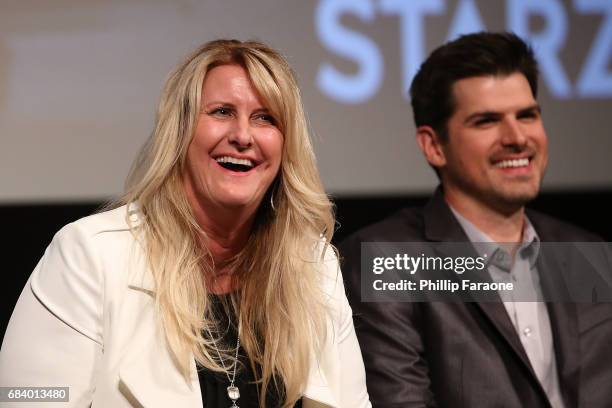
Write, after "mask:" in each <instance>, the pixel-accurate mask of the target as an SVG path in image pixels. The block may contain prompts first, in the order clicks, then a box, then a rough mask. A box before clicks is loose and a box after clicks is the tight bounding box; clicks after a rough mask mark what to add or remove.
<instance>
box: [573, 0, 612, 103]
mask: <svg viewBox="0 0 612 408" xmlns="http://www.w3.org/2000/svg"><path fill="white" fill-rule="evenodd" d="M575 6H576V8H577V9H578V10H579V11H580V12H581V13H597V12H601V13H603V14H605V15H606V18H605V20H604V21H603V22H602V23H601V28H600V29H599V32H598V33H597V38H596V39H595V41H594V43H593V46H592V47H591V50H590V51H589V56H588V57H587V59H586V61H585V63H584V68H583V69H582V71H581V72H580V76H579V77H578V82H577V83H576V87H577V89H578V93H579V94H580V96H582V97H592V98H605V97H610V96H612V74H611V73H610V72H609V71H607V69H606V67H607V65H608V61H610V57H612V3H610V2H609V1H606V0H603V1H602V0H576V2H575Z"/></svg>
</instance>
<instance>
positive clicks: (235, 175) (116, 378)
mask: <svg viewBox="0 0 612 408" xmlns="http://www.w3.org/2000/svg"><path fill="white" fill-rule="evenodd" d="M115 207H116V208H114V209H112V210H111V211H107V212H104V213H101V214H97V215H93V216H91V217H87V218H85V219H82V220H79V221H77V222H75V223H73V224H70V225H68V226H66V227H64V228H63V229H62V230H61V231H60V232H59V233H58V234H57V235H56V237H55V238H54V240H53V242H52V243H51V245H50V246H49V248H48V249H47V251H46V253H45V255H44V256H43V258H42V260H41V261H40V263H39V265H38V266H37V267H36V269H35V270H34V272H33V274H32V276H31V277H30V280H29V282H28V284H27V285H26V288H25V289H24V291H23V293H22V295H21V297H20V299H19V301H18V304H17V306H16V309H15V311H14V313H13V316H12V318H11V322H10V323H9V327H8V330H7V333H6V336H5V340H4V344H3V348H2V353H1V357H0V380H1V382H0V385H2V386H69V387H70V403H69V405H70V406H88V405H89V404H92V405H93V406H94V407H95V406H101V407H110V406H112V407H123V406H145V407H162V406H163V407H199V406H202V404H203V405H204V406H205V407H209V406H210V407H216V406H223V407H228V406H230V404H231V406H237V404H240V405H241V406H242V407H243V408H244V407H246V406H258V405H259V406H268V407H270V406H282V407H291V406H294V405H300V404H302V405H303V406H309V405H310V406H314V405H316V403H322V404H325V405H329V406H334V407H362V406H363V407H365V406H369V401H368V397H367V392H366V390H365V374H364V369H363V362H362V360H361V354H360V350H359V346H358V343H357V340H356V337H355V333H354V329H353V323H352V318H351V311H350V307H349V306H348V303H347V301H346V297H345V295H344V289H343V284H342V277H341V275H340V271H339V269H338V264H337V259H336V256H335V252H334V251H333V249H332V248H331V246H330V245H329V242H330V239H331V234H332V232H333V227H334V219H333V215H332V206H331V203H330V202H329V200H328V198H327V197H326V195H325V194H324V191H323V187H322V184H321V181H320V179H319V175H318V172H317V169H316V166H315V158H314V154H313V150H312V146H311V143H310V139H309V136H308V133H307V126H306V121H305V118H304V113H303V110H302V104H301V99H300V95H299V91H298V88H297V84H296V81H295V77H294V75H293V73H292V71H291V69H290V68H289V66H288V65H287V63H286V61H285V60H284V59H283V58H282V57H281V56H280V55H279V54H278V53H277V52H275V51H274V50H272V49H270V48H269V47H267V46H266V45H264V44H261V43H256V42H239V41H235V40H219V41H213V42H210V43H208V44H206V45H204V46H203V47H202V48H200V49H198V50H197V51H196V52H194V53H193V54H192V55H191V56H190V57H189V58H187V59H186V60H185V61H184V62H183V63H182V64H181V65H180V66H179V67H178V68H177V69H176V70H175V71H174V73H173V74H172V75H171V76H170V78H169V79H168V81H167V83H166V86H165V89H164V91H163V94H162V97H161V102H160V104H159V109H158V114H157V121H156V127H155V131H154V133H153V135H152V138H151V139H150V141H149V143H148V144H147V146H146V147H145V149H144V150H143V152H142V154H141V156H140V158H139V160H137V162H136V165H135V166H134V168H133V170H132V173H131V175H130V177H129V180H128V189H127V193H126V194H125V196H124V197H123V199H122V200H121V203H120V205H117V206H115ZM313 404H314V405H313Z"/></svg>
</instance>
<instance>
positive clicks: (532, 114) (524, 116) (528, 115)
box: [518, 112, 538, 120]
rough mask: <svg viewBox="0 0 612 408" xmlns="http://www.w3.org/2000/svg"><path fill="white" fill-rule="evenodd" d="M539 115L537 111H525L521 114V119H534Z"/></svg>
mask: <svg viewBox="0 0 612 408" xmlns="http://www.w3.org/2000/svg"><path fill="white" fill-rule="evenodd" d="M537 117H538V115H537V114H536V113H535V112H529V113H523V114H522V115H519V117H518V118H519V120H533V119H536V118H537Z"/></svg>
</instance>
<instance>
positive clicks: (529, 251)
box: [450, 207, 564, 408]
mask: <svg viewBox="0 0 612 408" xmlns="http://www.w3.org/2000/svg"><path fill="white" fill-rule="evenodd" d="M450 208H451V210H452V212H453V214H454V215H455V217H456V218H457V221H459V224H460V225H461V227H462V228H463V230H464V231H465V233H466V235H467V237H468V239H469V240H470V241H471V242H472V243H473V244H474V247H475V249H476V251H477V253H478V254H479V255H480V256H483V255H484V254H487V259H488V261H487V266H488V271H489V274H490V275H491V279H492V280H493V281H494V282H505V283H509V282H512V283H513V284H514V288H515V289H514V290H513V291H502V292H500V293H499V295H500V297H501V299H502V301H503V302H504V306H505V308H506V312H508V316H509V317H510V320H511V321H512V324H513V325H514V328H515V329H516V332H517V334H518V336H519V338H520V340H521V343H522V344H523V348H524V349H525V352H526V354H527V357H528V358H529V362H530V363H531V366H532V367H533V370H534V372H535V374H536V376H537V377H538V380H539V381H540V383H541V384H542V387H543V388H544V391H545V392H546V395H547V396H548V399H549V401H550V403H551V405H552V406H553V407H554V408H564V405H563V400H562V398H561V392H560V387H559V377H558V374H557V364H556V359H555V353H554V346H553V338H552V330H551V327H550V318H549V316H548V310H547V308H546V304H545V303H543V302H542V290H541V286H540V279H539V274H538V270H537V267H536V260H537V257H538V253H539V250H540V239H539V237H538V235H537V233H536V231H535V229H534V228H533V226H532V225H531V223H530V222H529V220H528V219H527V217H525V222H524V223H523V240H522V242H521V243H520V245H519V246H518V248H516V250H515V252H514V256H513V255H512V254H511V253H510V252H508V251H507V250H506V249H507V248H508V247H510V246H512V247H514V246H515V244H503V243H497V242H495V241H493V240H492V239H491V238H490V237H489V236H487V235H486V234H485V233H484V232H482V231H481V230H480V229H478V227H476V226H475V225H474V224H473V223H471V222H470V221H468V220H467V219H466V218H465V217H463V216H462V215H461V214H459V213H458V212H457V211H456V210H455V209H454V208H452V207H450ZM504 248H506V249H504ZM513 258H514V259H513Z"/></svg>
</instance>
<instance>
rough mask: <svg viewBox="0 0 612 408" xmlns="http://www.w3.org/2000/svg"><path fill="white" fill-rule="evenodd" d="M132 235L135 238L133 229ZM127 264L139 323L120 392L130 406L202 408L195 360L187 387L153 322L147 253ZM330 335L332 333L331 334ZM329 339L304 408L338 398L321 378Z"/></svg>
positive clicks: (136, 218) (135, 217)
mask: <svg viewBox="0 0 612 408" xmlns="http://www.w3.org/2000/svg"><path fill="white" fill-rule="evenodd" d="M128 216H129V217H132V218H131V220H130V221H132V222H133V223H134V224H135V225H139V224H140V223H141V222H142V218H141V217H142V215H141V214H140V212H139V211H137V212H132V213H130V212H129V211H128ZM135 233H136V234H138V229H137V228H136V230H135ZM136 242H138V240H137V241H136ZM130 262H132V264H131V265H130V268H129V270H130V275H129V276H128V285H127V286H128V288H129V289H131V295H133V296H137V298H135V299H138V300H139V301H140V303H141V305H142V306H141V307H140V309H139V313H140V316H138V318H137V319H135V321H138V327H137V328H135V330H134V333H136V334H135V336H134V338H133V339H132V341H131V343H130V345H129V347H128V352H127V353H126V358H125V359H124V360H123V361H122V362H121V364H120V368H119V377H120V380H121V382H120V389H121V392H122V393H123V394H124V395H125V396H126V398H128V400H130V399H132V400H133V399H136V400H137V401H138V402H139V403H140V404H141V405H143V406H145V407H147V408H148V407H152V408H162V407H169V406H178V407H186V408H191V407H193V408H196V407H201V406H202V394H201V390H200V383H199V378H198V375H197V370H196V365H195V360H194V359H193V358H192V359H191V366H190V373H191V374H190V381H189V382H187V381H186V379H185V378H184V377H183V376H182V374H181V373H180V371H179V370H178V367H177V366H176V364H175V360H174V358H173V357H172V356H171V354H170V352H169V349H168V346H167V344H166V340H165V335H164V333H163V332H162V330H161V328H160V326H159V323H158V320H159V319H158V318H157V317H156V316H155V303H154V302H155V281H154V279H153V274H152V273H151V270H150V269H149V268H148V266H147V262H146V252H145V251H144V250H143V246H142V245H141V244H140V243H137V244H136V245H134V246H133V250H132V254H131V257H130ZM330 330H332V331H333V328H331V329H330ZM331 337H333V336H328V338H326V344H325V347H324V351H323V353H324V355H322V356H321V358H319V359H317V358H315V357H314V355H315V353H314V352H313V357H312V359H311V366H310V374H309V376H308V382H307V386H306V389H305V391H304V397H305V398H307V399H309V400H310V401H305V403H304V407H308V406H313V405H312V404H313V403H322V404H324V405H325V406H329V407H337V406H338V403H337V398H336V396H335V395H334V393H333V392H332V389H331V387H330V385H329V381H328V378H327V376H326V374H325V373H326V372H327V371H328V369H329V367H324V365H325V364H326V362H327V363H330V362H331V360H330V359H331V358H333V353H331V354H330V350H332V348H333V347H332V345H331V342H332V341H331ZM327 354H330V355H327ZM337 363H338V364H339V362H337ZM332 366H333V364H332ZM332 371H333V370H332ZM315 405H316V404H315ZM316 406H319V405H316Z"/></svg>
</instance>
